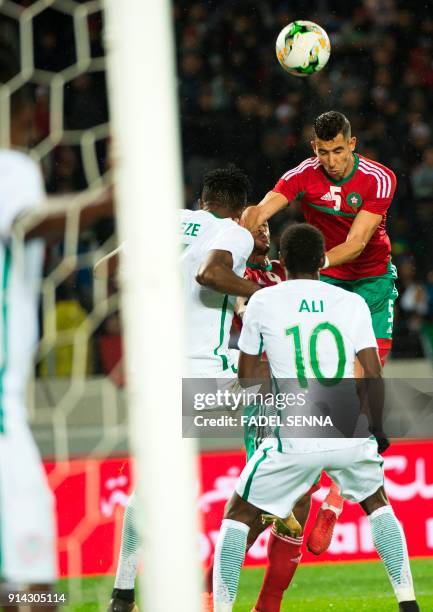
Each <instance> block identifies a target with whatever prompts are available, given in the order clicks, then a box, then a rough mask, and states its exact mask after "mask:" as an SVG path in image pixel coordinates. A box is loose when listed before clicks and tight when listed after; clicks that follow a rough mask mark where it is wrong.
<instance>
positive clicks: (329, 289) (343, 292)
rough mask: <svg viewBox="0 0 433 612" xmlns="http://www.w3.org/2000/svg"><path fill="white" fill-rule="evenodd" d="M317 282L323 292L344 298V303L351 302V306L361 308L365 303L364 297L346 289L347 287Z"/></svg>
mask: <svg viewBox="0 0 433 612" xmlns="http://www.w3.org/2000/svg"><path fill="white" fill-rule="evenodd" d="M319 282H320V285H321V287H322V289H323V291H324V292H325V293H328V294H332V295H334V296H335V297H338V298H339V299H342V300H344V301H345V303H346V304H351V307H352V308H354V307H359V308H363V307H364V306H365V305H366V304H367V302H366V301H365V300H364V298H363V297H362V296H361V295H359V294H358V293H354V292H353V291H347V289H343V288H342V287H337V286H336V285H332V284H331V283H327V282H325V281H319Z"/></svg>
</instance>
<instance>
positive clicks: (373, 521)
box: [368, 505, 415, 602]
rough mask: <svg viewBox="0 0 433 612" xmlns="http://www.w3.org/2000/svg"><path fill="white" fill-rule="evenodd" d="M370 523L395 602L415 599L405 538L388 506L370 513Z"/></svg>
mask: <svg viewBox="0 0 433 612" xmlns="http://www.w3.org/2000/svg"><path fill="white" fill-rule="evenodd" d="M368 520H369V521H370V527H371V533H372V536H373V542H374V545H375V547H376V550H377V552H378V553H379V556H380V558H381V559H382V561H383V563H384V565H385V568H386V571H387V574H388V577H389V580H390V582H391V585H392V588H393V589H394V593H395V596H396V598H397V601H398V602H400V601H411V600H414V599H415V593H414V590H413V582H412V574H411V571H410V564H409V555H408V552H407V544H406V537H405V535H404V531H403V529H402V527H401V525H400V523H399V522H398V520H397V518H396V516H395V514H394V510H393V509H392V507H391V506H390V505H387V506H382V507H381V508H378V509H377V510H375V511H374V512H372V513H371V514H370V515H369V517H368Z"/></svg>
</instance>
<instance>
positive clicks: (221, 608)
mask: <svg viewBox="0 0 433 612" xmlns="http://www.w3.org/2000/svg"><path fill="white" fill-rule="evenodd" d="M249 530H250V528H249V527H248V525H245V523H240V522H239V521H232V520H229V519H224V520H223V522H222V524H221V529H220V532H219V535H218V540H217V543H216V546H215V557H214V569H213V600H214V612H231V610H232V609H233V604H234V602H235V599H236V594H237V590H238V584H239V576H240V573H241V567H242V564H243V562H244V558H245V551H246V546H247V536H248V532H249Z"/></svg>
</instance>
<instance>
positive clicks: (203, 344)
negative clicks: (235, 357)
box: [181, 210, 254, 378]
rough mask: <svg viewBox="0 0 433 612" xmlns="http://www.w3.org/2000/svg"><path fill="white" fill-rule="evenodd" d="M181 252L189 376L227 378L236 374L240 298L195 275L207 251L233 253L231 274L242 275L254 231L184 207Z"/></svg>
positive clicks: (201, 211) (230, 220)
mask: <svg viewBox="0 0 433 612" xmlns="http://www.w3.org/2000/svg"><path fill="white" fill-rule="evenodd" d="M181 242H182V244H183V245H184V248H185V250H184V252H183V253H182V256H181V267H182V276H183V289H184V292H185V302H186V304H185V310H186V324H187V325H186V333H187V336H186V342H187V350H186V354H187V358H188V376H190V377H196V378H203V377H208V378H225V377H226V376H234V375H235V373H236V368H235V364H234V363H233V361H232V359H231V356H230V351H229V347H228V345H229V338H230V328H231V324H232V319H233V309H234V304H235V301H236V296H230V295H224V294H222V293H218V292H217V291H214V290H213V289H209V288H207V287H203V286H201V285H200V284H199V283H198V282H197V281H196V279H195V277H196V274H197V271H198V269H199V267H200V265H201V264H202V262H203V261H204V260H205V259H206V257H207V255H208V253H209V251H213V250H222V251H229V252H230V253H231V254H232V257H233V272H234V273H235V274H237V275H238V276H240V277H241V278H242V277H243V275H244V272H245V267H246V263H247V260H248V257H249V256H250V255H251V251H252V250H253V247H254V240H253V237H252V235H251V233H250V232H249V231H248V230H246V229H245V228H243V227H241V226H240V225H238V224H237V223H236V222H235V221H233V220H232V219H221V218H220V217H217V216H215V215H214V214H212V213H210V212H208V211H204V210H197V211H191V210H183V211H181Z"/></svg>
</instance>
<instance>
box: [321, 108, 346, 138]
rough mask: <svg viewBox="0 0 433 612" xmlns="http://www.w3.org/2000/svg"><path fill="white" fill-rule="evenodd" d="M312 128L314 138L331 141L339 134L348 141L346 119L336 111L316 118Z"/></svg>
mask: <svg viewBox="0 0 433 612" xmlns="http://www.w3.org/2000/svg"><path fill="white" fill-rule="evenodd" d="M313 128H314V133H315V135H316V137H317V138H320V140H333V139H334V138H335V137H336V136H337V134H340V133H341V134H343V136H344V138H346V139H348V138H350V134H351V129H350V122H349V120H348V118H347V117H346V116H345V115H343V113H339V112H338V111H328V112H327V113H323V114H322V115H319V116H318V117H316V119H315V120H314V123H313Z"/></svg>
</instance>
